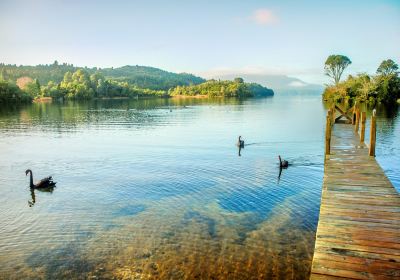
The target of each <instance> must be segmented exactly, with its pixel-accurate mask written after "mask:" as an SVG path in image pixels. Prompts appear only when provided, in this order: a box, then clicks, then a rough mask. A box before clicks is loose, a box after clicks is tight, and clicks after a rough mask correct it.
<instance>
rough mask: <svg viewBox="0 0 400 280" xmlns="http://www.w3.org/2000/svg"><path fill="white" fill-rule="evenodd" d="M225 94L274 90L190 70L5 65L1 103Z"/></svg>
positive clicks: (264, 93)
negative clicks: (219, 79) (205, 75)
mask: <svg viewBox="0 0 400 280" xmlns="http://www.w3.org/2000/svg"><path fill="white" fill-rule="evenodd" d="M198 94H200V95H207V96H210V97H213V96H223V97H246V96H268V95H273V91H272V90H270V89H268V88H265V87H263V86H261V85H259V84H255V83H251V84H249V83H244V81H243V79H241V78H237V79H235V81H215V80H210V81H206V80H205V79H203V78H200V77H197V76H194V75H192V74H187V73H180V74H176V73H172V72H167V71H164V70H161V69H157V68H153V67H147V66H123V67H120V68H104V69H100V68H96V67H95V68H88V67H84V68H79V67H75V66H73V65H72V64H67V63H63V64H58V62H57V61H55V62H54V63H53V64H51V65H38V66H16V65H5V64H0V102H1V103H6V102H31V101H32V100H34V99H38V98H51V99H56V100H58V99H92V98H116V97H126V98H132V97H143V96H146V97H168V96H171V95H198Z"/></svg>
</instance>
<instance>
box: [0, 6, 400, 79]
mask: <svg viewBox="0 0 400 280" xmlns="http://www.w3.org/2000/svg"><path fill="white" fill-rule="evenodd" d="M399 46H400V1H399V0H397V1H389V0H381V1H367V0H365V1H330V2H328V1H233V0H230V1H228V0H226V1H218V0H214V1H190V0H186V1H183V0H182V1H172V0H170V1H155V0H146V1H121V0H113V1H90V0H89V1H77V0H73V1H57V0H53V1H52V0H37V1H34V0H32V1H28V0H26V1H19V0H17V1H15V0H0V62H4V63H12V64H29V65H36V64H39V63H42V64H46V63H52V62H53V61H54V60H56V59H57V60H58V61H59V62H68V63H73V64H75V65H79V66H85V65H87V66H99V67H108V66H114V67H118V66H122V65H127V64H130V65H136V64H139V65H148V66H154V67H159V68H162V69H165V70H169V71H174V72H183V71H184V72H191V73H195V74H200V75H202V76H205V77H212V76H218V75H221V74H226V73H233V72H234V73H256V74H260V73H268V74H273V73H276V74H287V75H290V76H294V77H299V78H302V79H303V80H305V81H307V82H316V83H324V82H327V81H328V80H327V78H326V77H325V76H324V74H323V64H324V62H325V59H326V57H327V56H328V55H329V54H345V55H347V56H349V57H350V59H351V60H352V61H353V64H352V65H351V67H350V68H349V70H348V73H350V72H353V73H356V72H360V71H366V72H370V73H373V72H374V71H375V69H376V68H377V67H378V65H379V63H380V62H381V61H382V60H383V59H386V58H392V59H394V60H395V61H396V62H398V63H399V62H400V47H399Z"/></svg>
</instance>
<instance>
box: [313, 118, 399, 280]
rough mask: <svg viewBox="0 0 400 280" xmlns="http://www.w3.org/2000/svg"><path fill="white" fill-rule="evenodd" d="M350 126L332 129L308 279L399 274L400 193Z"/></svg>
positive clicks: (392, 277) (396, 275)
mask: <svg viewBox="0 0 400 280" xmlns="http://www.w3.org/2000/svg"><path fill="white" fill-rule="evenodd" d="M355 130H357V129H354V128H353V126H351V125H344V124H338V125H335V127H334V128H333V130H332V136H331V147H330V155H327V156H326V157H325V171H324V180H323V187H322V194H321V207H320V219H319V222H318V228H317V233H316V242H315V250H314V257H313V264H312V268H311V275H310V279H395V278H398V279H400V196H399V193H398V192H397V191H396V190H395V189H394V187H393V185H392V183H391V182H390V181H389V179H388V178H387V177H386V175H385V173H384V172H383V170H382V168H381V167H380V166H379V164H378V163H377V162H376V160H375V158H374V157H371V156H369V155H368V153H369V148H368V147H367V145H365V143H360V138H359V136H358V135H357V134H356V133H355V132H354V131H355Z"/></svg>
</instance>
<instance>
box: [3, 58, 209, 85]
mask: <svg viewBox="0 0 400 280" xmlns="http://www.w3.org/2000/svg"><path fill="white" fill-rule="evenodd" d="M79 69H81V70H83V71H85V72H87V73H88V74H89V75H92V74H95V73H99V74H101V75H103V76H104V77H105V78H107V79H109V80H111V79H112V80H117V81H120V82H127V83H129V84H131V85H134V86H135V87H136V88H148V89H154V90H168V89H170V88H173V87H176V86H178V85H191V84H199V83H202V82H204V81H205V80H204V79H202V78H200V77H197V76H194V75H192V74H187V73H180V74H176V73H171V72H167V71H164V70H161V69H157V68H153V67H146V66H138V65H136V66H123V67H120V68H113V67H111V68H104V69H100V68H97V67H93V68H87V67H84V68H83V67H75V66H74V65H73V64H67V63H63V64H59V63H58V62H57V61H55V62H54V63H53V64H50V65H37V66H22V65H21V66H17V65H10V64H8V65H5V64H0V78H1V77H3V79H4V80H12V81H15V80H17V79H18V78H20V77H24V76H27V77H31V78H33V79H38V81H39V82H40V84H43V85H45V84H48V83H49V82H50V81H52V82H54V83H60V82H62V81H63V79H64V75H65V74H66V73H67V72H70V73H74V72H76V71H77V70H79Z"/></svg>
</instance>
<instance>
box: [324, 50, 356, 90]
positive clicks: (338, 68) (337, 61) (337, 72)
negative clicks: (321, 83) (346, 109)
mask: <svg viewBox="0 0 400 280" xmlns="http://www.w3.org/2000/svg"><path fill="white" fill-rule="evenodd" d="M350 64H351V60H350V59H349V58H348V57H347V56H344V55H336V54H333V55H330V56H328V58H327V59H326V61H325V74H326V75H327V76H329V77H331V78H332V79H333V80H334V82H335V85H337V84H338V83H339V81H340V77H341V76H342V74H343V71H344V70H345V69H346V68H347V66H349V65H350Z"/></svg>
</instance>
